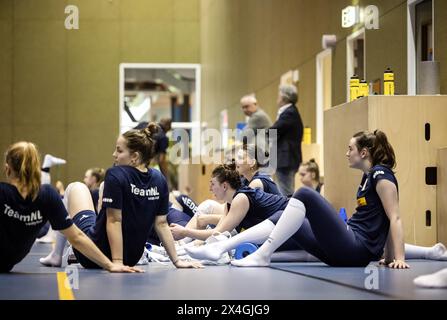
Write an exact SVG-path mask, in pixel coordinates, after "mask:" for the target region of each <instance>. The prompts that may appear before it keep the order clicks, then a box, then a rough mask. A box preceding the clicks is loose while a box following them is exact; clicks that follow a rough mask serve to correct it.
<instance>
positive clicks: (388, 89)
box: [383, 68, 394, 96]
mask: <svg viewBox="0 0 447 320" xmlns="http://www.w3.org/2000/svg"><path fill="white" fill-rule="evenodd" d="M383 94H384V95H385V96H394V72H393V71H392V70H391V69H390V68H387V69H386V70H385V72H384V73H383Z"/></svg>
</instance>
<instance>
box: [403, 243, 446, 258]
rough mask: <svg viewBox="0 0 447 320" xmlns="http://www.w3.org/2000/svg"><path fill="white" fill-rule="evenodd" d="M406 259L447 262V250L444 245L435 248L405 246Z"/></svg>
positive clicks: (439, 244)
mask: <svg viewBox="0 0 447 320" xmlns="http://www.w3.org/2000/svg"><path fill="white" fill-rule="evenodd" d="M405 259H428V260H447V249H446V247H445V246H444V245H443V244H442V243H437V244H435V245H434V246H433V247H421V246H415V245H412V244H407V243H406V244H405Z"/></svg>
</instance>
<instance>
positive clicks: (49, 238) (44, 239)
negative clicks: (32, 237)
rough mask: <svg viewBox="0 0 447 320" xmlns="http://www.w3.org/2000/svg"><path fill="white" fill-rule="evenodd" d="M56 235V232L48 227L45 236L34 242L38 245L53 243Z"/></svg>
mask: <svg viewBox="0 0 447 320" xmlns="http://www.w3.org/2000/svg"><path fill="white" fill-rule="evenodd" d="M56 233H57V231H54V230H53V228H51V227H50V229H48V232H47V234H46V235H44V236H43V237H41V238H39V239H36V242H38V243H54V242H55V241H56Z"/></svg>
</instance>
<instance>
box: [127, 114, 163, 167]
mask: <svg viewBox="0 0 447 320" xmlns="http://www.w3.org/2000/svg"><path fill="white" fill-rule="evenodd" d="M158 131H159V127H158V125H157V124H156V123H154V122H151V123H149V124H148V126H147V127H146V128H144V129H132V130H129V131H127V132H125V133H123V138H124V139H126V142H127V148H128V149H129V150H130V151H131V152H138V153H139V154H140V159H141V162H142V163H143V164H145V165H149V163H150V162H151V160H152V158H153V157H154V149H155V148H154V147H155V142H154V136H155V134H156V133H157V132H158Z"/></svg>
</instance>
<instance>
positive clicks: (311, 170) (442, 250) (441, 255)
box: [292, 159, 447, 264]
mask: <svg viewBox="0 0 447 320" xmlns="http://www.w3.org/2000/svg"><path fill="white" fill-rule="evenodd" d="M298 174H299V175H300V180H301V183H302V184H303V185H304V186H306V187H309V188H311V189H314V190H315V191H317V192H318V193H320V194H321V195H322V196H324V190H323V188H324V185H323V183H322V182H321V181H320V170H319V167H318V164H317V163H316V162H315V160H314V159H311V160H309V161H308V162H305V163H302V164H301V165H300V168H299V170H298ZM292 258H293V257H292ZM405 259H406V260H409V259H410V260H411V259H427V260H441V261H442V260H445V261H447V249H446V247H445V246H444V245H443V244H442V243H436V244H435V245H434V246H432V247H422V246H415V245H412V244H407V243H406V244H405ZM380 263H381V264H384V263H385V261H384V260H381V261H380Z"/></svg>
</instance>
